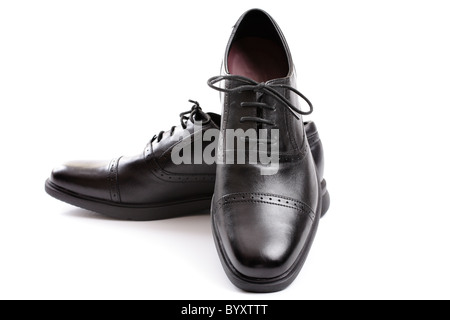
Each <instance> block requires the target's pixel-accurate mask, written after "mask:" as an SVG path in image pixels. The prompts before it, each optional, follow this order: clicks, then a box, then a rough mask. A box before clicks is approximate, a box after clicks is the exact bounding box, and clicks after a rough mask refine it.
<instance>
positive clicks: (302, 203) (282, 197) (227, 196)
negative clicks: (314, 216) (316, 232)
mask: <svg viewBox="0 0 450 320" xmlns="http://www.w3.org/2000/svg"><path fill="white" fill-rule="evenodd" d="M241 195H248V196H252V195H253V196H265V197H273V198H278V199H284V200H290V201H291V202H296V203H298V204H299V205H302V206H305V207H306V208H307V209H309V210H310V211H311V212H314V210H313V209H311V207H310V206H308V205H307V204H306V203H304V202H302V201H299V200H296V199H294V198H289V197H285V196H279V195H275V194H270V193H249V192H244V193H233V194H229V195H226V196H224V197H222V198H221V199H220V200H219V201H220V202H221V201H222V200H223V199H227V198H231V197H233V196H235V197H238V196H241ZM236 201H237V200H236ZM228 202H233V200H232V201H228Z"/></svg>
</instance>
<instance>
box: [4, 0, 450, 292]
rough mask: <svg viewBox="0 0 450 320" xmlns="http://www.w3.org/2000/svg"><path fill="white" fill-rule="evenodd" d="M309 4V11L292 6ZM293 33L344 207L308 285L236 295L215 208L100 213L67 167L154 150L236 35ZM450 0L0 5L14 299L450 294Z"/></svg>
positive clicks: (215, 102) (8, 287) (324, 230)
mask: <svg viewBox="0 0 450 320" xmlns="http://www.w3.org/2000/svg"><path fill="white" fill-rule="evenodd" d="M294 3H295V5H294ZM253 7H260V8H263V9H265V10H267V11H268V12H269V13H271V14H272V15H273V16H274V18H275V19H276V20H277V21H278V23H279V24H280V26H281V27H282V29H283V31H284V32H285V35H286V37H287V39H288V42H289V44H290V46H291V50H292V52H293V56H294V61H295V63H296V67H297V71H298V75H299V84H298V87H299V89H300V90H301V91H302V92H303V93H304V94H305V95H306V96H307V97H308V98H310V99H311V100H312V102H313V103H314V105H315V112H314V114H313V115H312V116H309V117H307V118H306V120H314V121H316V123H317V125H318V127H319V130H320V134H321V137H322V140H323V143H324V146H325V148H326V149H325V151H326V162H327V164H326V179H327V181H328V185H329V190H330V193H331V197H332V204H331V209H330V211H329V213H328V215H327V217H326V218H325V219H323V220H322V222H321V227H320V229H319V233H318V235H317V238H316V242H315V245H314V246H313V249H312V252H311V254H310V256H309V259H308V261H307V263H306V265H305V267H304V268H303V270H302V272H301V274H300V276H299V277H298V278H297V280H296V281H295V282H294V284H293V285H292V286H291V287H289V288H288V289H286V290H285V291H283V292H280V293H276V294H266V295H254V294H248V293H244V292H241V291H240V290H238V289H236V288H235V287H234V286H233V285H232V284H231V283H230V282H229V281H228V279H227V277H226V276H225V273H224V271H223V270H222V267H221V265H220V262H219V259H218V256H217V253H216V250H215V247H214V244H213V240H212V235H211V231H210V221H209V217H207V216H200V217H190V218H180V219H175V220H168V221H155V222H144V223H136V222H122V221H114V220H110V219H105V218H102V217H101V216H99V215H96V214H94V213H91V212H87V211H83V210H80V209H77V208H75V207H71V206H69V205H66V204H64V203H61V202H58V201H57V200H55V199H53V198H51V197H49V196H48V195H46V194H45V192H44V182H45V179H46V178H47V177H48V176H49V174H50V172H51V169H52V168H53V167H54V166H57V165H59V164H60V163H62V162H64V161H66V160H74V159H110V158H113V157H115V156H120V155H123V154H125V155H133V154H137V153H139V152H141V151H142V150H143V148H144V146H145V144H146V143H147V142H148V140H149V139H150V138H151V137H152V136H153V135H154V134H157V133H158V132H159V131H160V130H168V129H169V128H170V127H171V126H172V125H176V124H177V123H178V114H179V113H180V112H182V111H185V110H188V109H189V108H190V104H189V103H187V100H188V99H197V100H199V101H200V102H201V104H202V106H203V107H204V109H205V110H208V111H214V112H220V102H219V98H218V94H217V92H215V91H213V90H210V89H209V88H208V87H207V85H206V80H207V79H208V78H209V77H212V76H215V75H217V74H218V72H219V70H220V63H221V60H222V56H223V51H224V49H225V46H226V43H227V41H228V37H229V35H230V32H231V28H232V26H233V25H234V23H235V22H236V20H237V19H238V17H239V16H240V15H241V14H242V13H243V12H244V11H246V10H247V9H250V8H253ZM449 14H450V8H449V5H448V1H437V0H434V1H356V0H355V1H349V0H345V1H324V0H323V1H320V0H319V1H291V0H290V1H281V0H279V1H261V0H258V1H236V2H233V1H229V2H223V1H222V2H220V1H195V0H190V1H110V0H108V1H91V0H89V1H56V0H55V1H1V2H0V112H1V116H0V119H1V120H0V126H1V127H0V133H1V136H0V139H1V160H0V161H1V162H0V163H1V178H0V179H1V180H0V194H1V197H0V199H1V207H0V298H44V299H54V298H62V299H72V298H75V299H81V298H86V299H110V298H111V299H116V298H117V299H122V298H125V299H127V298H130V299H131V298H137V299H434V298H438V299H440V298H446V299H449V298H450V289H449V288H450V251H449V244H450V216H449V214H450V210H449V205H448V199H449V190H450V188H449V186H448V181H449V178H450V175H449V163H450V156H449V152H448V150H449V142H448V139H449V137H450V130H449V127H450V125H449V123H450V122H449V121H450V117H449V115H450V112H449V110H450V92H449V91H450V90H449V89H450V41H449V39H450V36H449V33H450V19H449Z"/></svg>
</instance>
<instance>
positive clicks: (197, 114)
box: [150, 100, 211, 143]
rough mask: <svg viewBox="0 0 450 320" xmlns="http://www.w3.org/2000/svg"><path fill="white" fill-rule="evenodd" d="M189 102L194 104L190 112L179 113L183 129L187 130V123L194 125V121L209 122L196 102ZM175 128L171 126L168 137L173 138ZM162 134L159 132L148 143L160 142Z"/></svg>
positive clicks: (162, 132) (207, 115)
mask: <svg viewBox="0 0 450 320" xmlns="http://www.w3.org/2000/svg"><path fill="white" fill-rule="evenodd" d="M189 102H190V103H193V104H194V105H193V106H192V108H191V110H189V111H186V112H182V113H180V123H181V127H182V128H183V129H186V128H187V123H188V121H191V122H192V123H194V122H195V120H201V121H202V123H203V124H207V123H208V122H209V121H211V117H210V116H209V114H207V113H205V112H203V110H202V108H200V104H199V103H198V102H197V101H193V100H189ZM176 128H177V127H176V126H173V127H172V128H171V129H170V136H173V133H174V132H175V129H176ZM164 133H165V131H161V132H160V133H159V134H158V135H155V136H154V137H153V138H152V140H151V141H150V143H153V142H154V141H155V140H156V141H157V142H160V141H161V140H162V138H163V136H164Z"/></svg>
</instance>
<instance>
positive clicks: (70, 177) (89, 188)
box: [49, 161, 110, 200]
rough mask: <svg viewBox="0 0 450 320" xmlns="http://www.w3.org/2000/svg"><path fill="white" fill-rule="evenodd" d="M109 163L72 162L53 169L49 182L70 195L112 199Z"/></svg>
mask: <svg viewBox="0 0 450 320" xmlns="http://www.w3.org/2000/svg"><path fill="white" fill-rule="evenodd" d="M109 166H110V163H109V162H104V161H72V162H68V163H65V164H63V165H61V166H59V167H56V168H55V169H53V171H52V173H51V175H50V179H49V182H50V183H51V184H52V185H53V186H56V187H58V188H60V189H64V190H65V191H68V192H70V193H75V194H77V195H82V196H86V197H91V198H97V199H104V200H109V199H110V181H109V170H108V169H109Z"/></svg>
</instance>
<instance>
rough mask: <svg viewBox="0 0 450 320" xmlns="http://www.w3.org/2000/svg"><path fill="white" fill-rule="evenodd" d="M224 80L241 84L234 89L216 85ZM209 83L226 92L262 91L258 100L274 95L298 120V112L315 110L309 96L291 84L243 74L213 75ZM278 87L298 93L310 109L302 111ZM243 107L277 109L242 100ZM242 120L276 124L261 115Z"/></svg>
mask: <svg viewBox="0 0 450 320" xmlns="http://www.w3.org/2000/svg"><path fill="white" fill-rule="evenodd" d="M224 80H232V81H235V82H238V83H241V85H239V86H237V87H236V88H232V89H226V88H221V87H217V86H215V84H217V83H219V82H221V81H224ZM208 85H209V86H210V87H211V88H212V89H214V90H217V91H220V92H225V93H242V92H245V91H253V92H256V93H261V96H260V97H259V99H258V100H261V98H262V96H263V95H264V94H267V95H270V96H271V97H273V98H275V99H276V100H277V101H279V102H280V103H281V105H282V106H284V107H286V108H287V109H288V110H289V111H290V112H291V113H292V115H293V116H294V117H295V118H297V119H298V120H300V118H299V117H298V114H300V115H309V114H311V113H312V112H313V105H312V103H311V102H310V101H309V100H308V98H306V97H305V96H304V95H303V94H302V93H301V92H300V91H298V90H297V89H295V88H293V87H291V86H288V85H285V84H267V83H264V82H262V83H258V82H256V81H254V80H252V79H249V78H246V77H243V76H238V75H228V76H217V77H213V78H211V79H209V80H208ZM277 88H283V89H287V90H289V91H292V92H294V93H295V94H297V95H298V96H299V97H301V98H302V99H303V100H304V101H305V102H306V103H307V104H308V106H309V110H308V111H302V110H300V109H298V108H296V107H295V106H294V105H293V104H292V103H291V102H290V101H289V100H288V99H287V98H286V97H284V96H283V95H282V94H281V93H279V92H278V91H277V90H276V89H277ZM241 107H243V108H248V107H255V108H261V109H268V110H272V111H275V107H273V106H269V105H268V104H267V103H264V102H242V103H241ZM240 121H241V122H256V123H261V124H267V125H270V126H276V124H275V123H273V122H272V121H270V120H267V119H264V118H261V117H242V118H241V119H240Z"/></svg>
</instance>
